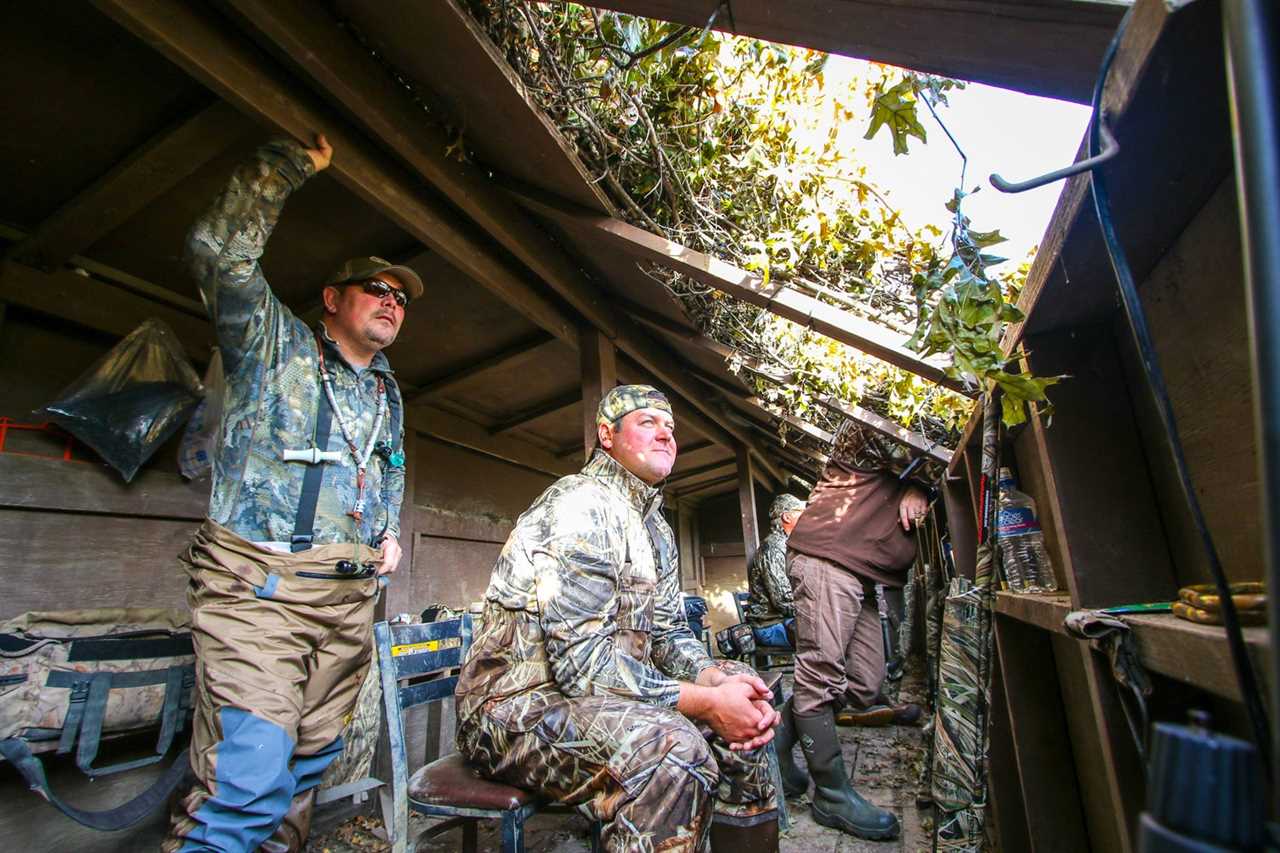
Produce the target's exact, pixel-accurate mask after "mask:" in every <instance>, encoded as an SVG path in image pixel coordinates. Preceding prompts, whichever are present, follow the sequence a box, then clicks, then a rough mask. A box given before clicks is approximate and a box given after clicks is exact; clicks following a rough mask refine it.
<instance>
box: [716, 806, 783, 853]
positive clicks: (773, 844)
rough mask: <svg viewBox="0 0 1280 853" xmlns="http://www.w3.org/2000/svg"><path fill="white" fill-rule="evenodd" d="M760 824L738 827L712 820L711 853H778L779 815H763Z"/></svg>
mask: <svg viewBox="0 0 1280 853" xmlns="http://www.w3.org/2000/svg"><path fill="white" fill-rule="evenodd" d="M760 817H761V818H762V820H760V822H759V823H753V824H751V825H750V826H736V825H734V824H730V823H721V822H720V820H719V819H718V818H717V817H716V816H712V818H711V853H777V851H778V813H777V812H776V811H775V812H770V813H769V815H767V816H766V815H761V816H760Z"/></svg>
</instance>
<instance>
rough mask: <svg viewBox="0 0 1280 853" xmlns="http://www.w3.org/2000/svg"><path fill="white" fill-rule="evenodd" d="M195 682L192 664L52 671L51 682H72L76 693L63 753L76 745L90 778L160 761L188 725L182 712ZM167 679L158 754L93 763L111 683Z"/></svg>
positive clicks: (64, 733) (63, 684)
mask: <svg viewBox="0 0 1280 853" xmlns="http://www.w3.org/2000/svg"><path fill="white" fill-rule="evenodd" d="M194 683H195V672H194V669H193V668H192V667H191V666H190V665H189V664H188V665H178V666H171V667H168V668H166V669H152V670H145V671H141V672H89V673H85V672H73V671H67V670H56V671H54V672H51V673H49V677H48V680H47V681H46V682H45V684H46V685H47V686H49V687H69V688H70V689H71V696H70V700H69V704H68V707H67V716H66V721H65V723H64V724H63V727H62V737H61V739H60V740H59V742H58V753H59V754H60V755H65V754H67V753H69V752H70V751H71V747H72V746H75V745H76V742H77V740H78V741H79V744H78V746H77V747H76V766H77V767H79V768H80V769H81V770H82V771H84V774H85V775H86V776H88V777H89V778H90V779H96V778H97V777H99V776H109V775H111V774H112V773H121V772H123V771H125V770H134V769H136V768H138V767H146V766H147V765H148V764H155V763H157V762H158V761H160V759H162V758H164V756H165V753H167V752H168V751H169V747H170V746H172V745H173V738H174V735H175V733H177V732H178V731H179V730H180V729H181V728H182V727H183V725H184V723H185V719H184V714H183V712H184V711H185V710H186V709H187V708H188V707H189V702H188V701H187V694H188V692H189V691H190V688H191V687H192V686H193V685H194ZM151 684H163V685H164V686H165V692H164V706H163V707H162V709H161V719H160V737H159V739H158V740H157V742H156V750H155V754H154V755H149V756H146V757H144V758H138V759H134V760H132V761H121V762H118V763H116V764H109V765H106V766H104V767H94V766H93V761H94V759H95V758H97V757H98V745H99V743H100V741H101V740H102V725H103V722H104V720H105V718H106V713H107V697H108V694H110V692H111V689H112V688H126V687H145V686H147V685H151Z"/></svg>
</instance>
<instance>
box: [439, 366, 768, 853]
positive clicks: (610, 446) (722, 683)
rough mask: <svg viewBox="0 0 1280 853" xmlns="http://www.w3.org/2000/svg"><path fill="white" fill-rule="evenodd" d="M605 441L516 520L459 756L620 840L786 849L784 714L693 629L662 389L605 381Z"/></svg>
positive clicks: (472, 662) (490, 599)
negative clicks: (665, 489)
mask: <svg viewBox="0 0 1280 853" xmlns="http://www.w3.org/2000/svg"><path fill="white" fill-rule="evenodd" d="M596 422H597V439H598V444H597V447H596V450H595V452H594V453H593V454H592V456H591V459H590V460H589V461H588V462H587V464H586V466H585V467H584V468H583V469H582V471H581V472H579V473H577V474H573V475H570V476H568V477H563V478H561V479H560V480H557V481H556V482H555V483H553V484H552V485H551V487H550V488H548V489H547V490H546V491H545V492H543V493H542V495H541V496H540V497H538V499H537V500H535V501H534V502H533V505H532V506H530V507H529V509H528V510H526V511H525V512H524V514H522V515H521V516H520V518H519V519H518V520H517V521H516V525H515V529H514V530H513V531H512V533H511V536H510V537H509V538H508V539H507V542H506V545H505V546H504V547H503V549H502V554H501V556H500V557H499V558H498V562H497V565H495V566H494V570H493V576H492V578H491V579H490V582H489V587H488V590H487V591H486V593H485V600H484V611H483V615H482V618H481V621H480V624H479V625H478V627H477V628H476V635H475V640H474V642H473V643H472V645H471V648H470V651H469V652H468V654H467V659H466V661H465V663H464V664H463V667H462V673H461V676H460V678H459V681H458V686H457V693H456V696H457V709H458V710H457V713H458V735H457V742H458V749H459V750H460V751H461V752H462V754H463V755H464V756H465V757H466V758H467V759H468V760H469V761H471V762H472V763H473V764H474V765H476V766H477V767H478V768H479V769H480V771H481V772H482V773H483V774H485V775H487V776H489V777H491V778H493V779H496V780H498V781H501V782H505V783H507V784H509V785H515V786H516V787H520V788H524V789H526V790H529V791H534V792H537V793H538V794H539V795H540V796H542V797H545V798H546V799H548V800H551V801H553V802H556V803H563V804H570V805H577V806H579V807H580V808H581V809H582V810H584V811H585V812H586V813H588V814H590V815H591V816H592V817H594V818H596V819H598V820H600V821H602V822H603V824H604V827H603V832H602V834H601V840H602V842H603V844H604V847H605V849H607V850H615V851H637V850H666V851H698V850H702V849H704V845H705V842H706V840H707V838H708V837H709V838H710V840H711V847H712V850H718V851H728V850H732V851H733V853H753V851H775V850H777V844H778V817H777V809H776V802H775V799H774V796H775V793H774V790H773V785H772V782H771V779H770V773H769V766H768V761H767V758H766V750H764V749H761V747H763V746H764V745H765V744H766V743H768V742H769V741H770V740H771V739H772V737H773V726H774V725H775V724H776V723H777V719H778V717H777V713H776V712H775V711H774V710H773V708H772V706H771V705H770V704H769V699H770V698H771V694H770V692H769V691H768V690H767V689H766V688H765V685H764V682H763V681H761V679H760V678H759V676H757V675H756V674H755V672H753V671H752V670H751V669H750V668H748V667H746V666H744V665H743V664H740V663H737V662H736V661H712V659H711V658H710V657H709V656H708V655H707V652H706V649H705V648H703V646H702V644H701V643H700V642H698V640H697V638H695V637H694V636H693V633H692V632H691V631H690V630H689V627H688V625H687V624H686V623H685V618H684V611H683V608H682V607H681V603H680V577H679V566H678V564H677V555H676V544H675V539H674V537H673V535H672V532H671V528H670V527H669V526H668V525H667V523H666V522H665V521H664V520H663V517H662V512H661V505H662V496H661V491H660V489H659V488H658V485H659V484H660V483H661V482H662V481H663V480H664V479H665V478H666V477H667V475H668V474H669V473H670V471H671V467H672V465H673V464H674V463H675V458H676V441H675V435H674V430H675V422H674V421H673V419H672V416H671V406H670V404H669V403H668V402H667V399H666V397H665V396H664V395H663V394H661V393H660V392H659V391H657V390H656V389H654V388H652V387H650V386H647V385H624V386H620V387H617V388H614V389H612V390H611V391H609V393H608V394H606V395H605V397H604V399H602V400H601V401H600V406H599V408H598V410H597V415H596Z"/></svg>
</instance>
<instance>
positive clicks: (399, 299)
mask: <svg viewBox="0 0 1280 853" xmlns="http://www.w3.org/2000/svg"><path fill="white" fill-rule="evenodd" d="M364 292H365V293H367V294H369V295H370V296H372V297H374V298H375V299H386V298H387V294H388V293H390V294H392V296H393V297H394V298H395V300H396V304H397V305H399V306H400V307H401V308H405V307H407V306H408V305H409V294H407V293H405V292H404V291H403V290H398V289H396V288H394V287H392V286H391V285H389V284H387V283H386V282H385V281H378V280H377V279H376V278H374V279H370V280H369V281H366V282H365V283H364Z"/></svg>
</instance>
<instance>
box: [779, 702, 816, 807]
mask: <svg viewBox="0 0 1280 853" xmlns="http://www.w3.org/2000/svg"><path fill="white" fill-rule="evenodd" d="M781 714H782V721H781V722H779V723H778V727H777V728H776V729H774V732H773V743H774V748H775V749H776V750H777V751H778V769H779V770H780V771H782V792H783V793H784V794H786V795H787V796H788V797H798V796H800V795H801V794H803V793H805V792H806V791H808V790H809V774H807V773H805V772H804V771H803V770H801V769H800V766H799V765H798V764H796V759H795V750H794V747H795V745H796V724H795V720H794V719H793V716H792V713H791V700H790V699H788V700H787V702H786V704H785V705H783V706H782V711H781Z"/></svg>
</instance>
